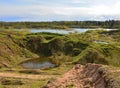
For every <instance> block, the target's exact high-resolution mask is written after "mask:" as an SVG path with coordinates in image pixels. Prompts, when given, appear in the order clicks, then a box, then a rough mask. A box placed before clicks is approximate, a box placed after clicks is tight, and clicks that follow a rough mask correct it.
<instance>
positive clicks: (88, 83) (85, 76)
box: [43, 64, 106, 88]
mask: <svg viewBox="0 0 120 88" xmlns="http://www.w3.org/2000/svg"><path fill="white" fill-rule="evenodd" d="M100 67H101V65H96V64H87V65H85V66H83V65H79V64H78V65H76V66H74V67H73V68H72V69H71V70H70V71H68V72H67V73H65V74H64V75H63V76H62V77H59V78H57V79H55V80H52V81H50V82H48V84H47V85H46V86H44V87H43V88H106V83H105V80H104V77H103V76H102V74H100V73H99V70H98V69H99V68H100ZM70 86H71V87H70Z"/></svg>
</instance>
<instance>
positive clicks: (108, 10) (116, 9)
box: [0, 0, 120, 20]
mask: <svg viewBox="0 0 120 88" xmlns="http://www.w3.org/2000/svg"><path fill="white" fill-rule="evenodd" d="M25 1H26V2H27V1H34V2H35V1H38V0H25ZM93 1H95V0H93ZM71 2H73V3H81V4H82V3H88V0H71ZM81 4H80V5H81ZM111 4H112V6H111ZM111 4H109V5H106V4H105V3H104V2H103V3H97V2H96V4H91V5H89V7H88V6H82V7H81V6H77V7H76V6H65V5H64V6H62V5H61V6H56V5H53V6H47V5H46V6H45V5H44V6H42V5H39V4H38V5H31V4H29V5H24V6H21V5H9V6H5V5H2V4H0V8H1V9H0V16H1V17H3V16H22V17H32V16H34V17H36V18H37V17H38V18H39V19H40V17H42V16H44V17H45V16H48V17H50V16H51V17H53V16H55V17H57V16H62V17H68V18H70V17H71V18H75V17H82V16H83V17H86V18H87V19H88V18H89V19H92V20H104V19H106V17H107V16H108V17H107V19H109V17H110V19H112V18H115V19H120V1H118V0H117V1H116V2H115V3H111ZM62 20H63V19H62Z"/></svg>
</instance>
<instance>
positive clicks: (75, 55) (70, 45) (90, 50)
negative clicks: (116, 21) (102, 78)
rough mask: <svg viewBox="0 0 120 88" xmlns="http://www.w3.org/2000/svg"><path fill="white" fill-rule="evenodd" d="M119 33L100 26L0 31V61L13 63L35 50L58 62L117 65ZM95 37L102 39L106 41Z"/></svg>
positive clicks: (118, 63) (5, 63)
mask: <svg viewBox="0 0 120 88" xmlns="http://www.w3.org/2000/svg"><path fill="white" fill-rule="evenodd" d="M119 33H120V32H119V31H116V32H114V31H113V32H105V31H101V30H100V31H88V32H86V33H82V34H78V33H75V34H74V33H71V34H69V35H61V34H54V33H27V32H13V31H1V33H0V47H1V49H0V60H1V63H0V65H2V66H3V65H4V66H15V65H17V64H18V63H20V62H21V61H24V60H26V59H27V58H33V57H34V56H36V55H35V54H37V55H39V56H44V57H47V58H51V59H52V61H54V62H55V63H57V64H60V63H63V62H66V61H72V60H73V62H79V63H82V64H85V63H102V64H109V65H116V66H119V65H120V61H119V53H120V48H119V45H120V42H119ZM94 41H105V42H107V43H108V44H100V43H95V42H94ZM70 58H71V59H70ZM61 61H62V62H61Z"/></svg>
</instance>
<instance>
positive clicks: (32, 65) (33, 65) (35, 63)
mask: <svg viewBox="0 0 120 88" xmlns="http://www.w3.org/2000/svg"><path fill="white" fill-rule="evenodd" d="M21 66H22V67H23V68H26V69H46V68H53V67H55V66H56V65H55V64H53V63H52V62H50V61H47V60H44V61H40V60H29V61H25V62H23V63H22V64H21Z"/></svg>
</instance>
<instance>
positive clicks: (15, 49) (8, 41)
mask: <svg viewBox="0 0 120 88" xmlns="http://www.w3.org/2000/svg"><path fill="white" fill-rule="evenodd" d="M22 37H24V34H22V33H19V32H12V31H1V33H0V67H12V66H17V64H18V63H19V62H20V61H22V60H25V59H26V58H30V57H33V56H35V54H33V53H32V52H30V51H29V50H27V49H26V48H24V47H21V46H20V45H19V44H18V43H20V39H21V38H22Z"/></svg>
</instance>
